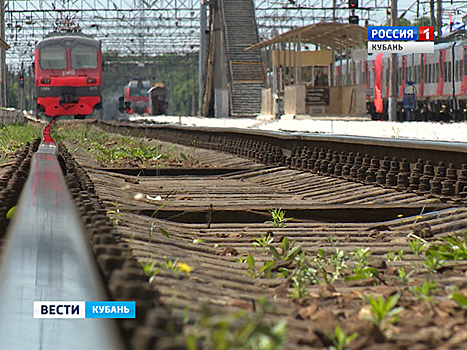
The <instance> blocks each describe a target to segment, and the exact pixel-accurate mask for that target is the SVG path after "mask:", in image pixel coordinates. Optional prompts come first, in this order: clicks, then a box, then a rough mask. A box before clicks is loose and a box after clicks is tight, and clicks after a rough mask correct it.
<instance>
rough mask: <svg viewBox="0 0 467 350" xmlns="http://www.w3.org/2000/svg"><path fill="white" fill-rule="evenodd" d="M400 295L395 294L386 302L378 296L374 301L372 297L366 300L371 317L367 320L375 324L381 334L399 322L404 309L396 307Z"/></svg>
mask: <svg viewBox="0 0 467 350" xmlns="http://www.w3.org/2000/svg"><path fill="white" fill-rule="evenodd" d="M399 298H400V294H399V293H397V294H394V295H392V296H390V297H389V298H388V299H387V300H384V299H383V297H382V296H378V298H377V299H374V298H373V297H372V296H370V297H367V298H366V302H367V303H368V304H369V307H370V316H367V319H368V320H369V321H371V322H373V323H374V324H375V325H376V326H377V327H378V328H379V329H380V330H381V332H383V333H384V332H385V331H386V330H387V329H388V328H389V326H390V325H392V324H394V323H396V322H397V320H398V319H399V317H400V314H401V312H402V310H403V309H404V308H403V307H395V306H396V304H397V302H398V301H399Z"/></svg>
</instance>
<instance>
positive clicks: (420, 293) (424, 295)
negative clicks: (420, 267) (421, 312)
mask: <svg viewBox="0 0 467 350" xmlns="http://www.w3.org/2000/svg"><path fill="white" fill-rule="evenodd" d="M410 290H411V291H412V293H414V294H415V295H416V296H417V298H418V299H420V300H422V301H431V300H433V295H434V294H435V292H436V291H437V290H438V289H437V288H436V281H433V280H429V279H425V282H423V284H422V285H421V286H420V287H412V288H411V289H410Z"/></svg>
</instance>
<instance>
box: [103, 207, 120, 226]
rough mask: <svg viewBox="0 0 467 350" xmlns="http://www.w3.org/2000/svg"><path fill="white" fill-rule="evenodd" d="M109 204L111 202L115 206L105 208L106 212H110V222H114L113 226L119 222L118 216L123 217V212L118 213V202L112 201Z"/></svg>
mask: <svg viewBox="0 0 467 350" xmlns="http://www.w3.org/2000/svg"><path fill="white" fill-rule="evenodd" d="M110 204H112V205H113V206H114V207H115V209H112V210H107V214H112V216H113V218H112V223H113V224H114V226H117V225H118V223H119V222H120V218H122V217H123V214H122V213H120V209H119V208H118V206H119V204H118V203H117V202H112V203H110Z"/></svg>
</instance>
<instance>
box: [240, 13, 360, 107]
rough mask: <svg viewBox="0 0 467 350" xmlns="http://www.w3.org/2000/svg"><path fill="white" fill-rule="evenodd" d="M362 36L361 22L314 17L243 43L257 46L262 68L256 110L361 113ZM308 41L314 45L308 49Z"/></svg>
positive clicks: (253, 48) (255, 48)
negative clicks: (263, 73)
mask: <svg viewBox="0 0 467 350" xmlns="http://www.w3.org/2000/svg"><path fill="white" fill-rule="evenodd" d="M366 42H367V30H366V28H364V27H360V26H358V25H356V24H347V23H325V22H320V23H317V24H311V25H308V26H304V27H300V28H296V29H293V30H291V31H288V32H286V33H283V34H281V35H278V36H276V37H275V38H272V39H269V40H266V41H263V42H261V43H258V44H256V45H253V46H251V47H249V48H248V49H247V50H258V49H263V57H264V62H265V66H266V72H267V74H266V88H265V89H263V91H262V101H261V114H262V115H274V116H276V115H282V114H285V115H293V116H297V115H306V114H309V115H363V114H365V113H366V107H365V85H364V84H363V79H362V76H363V74H364V73H363V60H365V59H366ZM311 45H315V47H316V48H318V49H316V50H314V51H310V50H309V49H308V48H309V47H310V46H311ZM336 57H337V60H336V59H335V58H336Z"/></svg>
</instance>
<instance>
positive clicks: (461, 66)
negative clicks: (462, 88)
mask: <svg viewBox="0 0 467 350" xmlns="http://www.w3.org/2000/svg"><path fill="white" fill-rule="evenodd" d="M463 76H464V64H463V62H462V60H461V61H459V81H461V80H462V77H463Z"/></svg>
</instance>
